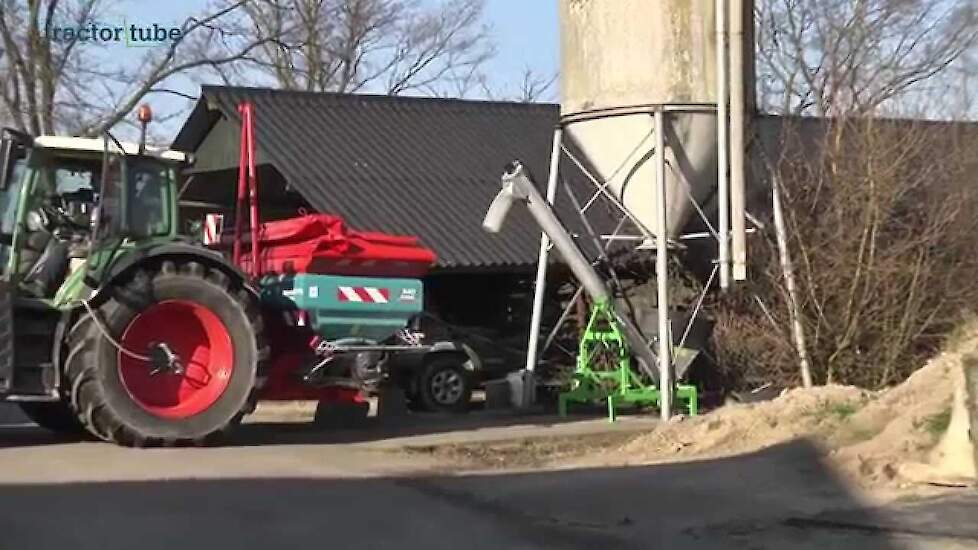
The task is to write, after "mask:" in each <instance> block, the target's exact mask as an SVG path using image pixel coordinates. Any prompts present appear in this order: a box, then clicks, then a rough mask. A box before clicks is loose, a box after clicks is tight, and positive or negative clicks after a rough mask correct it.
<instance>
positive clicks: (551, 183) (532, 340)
mask: <svg viewBox="0 0 978 550" xmlns="http://www.w3.org/2000/svg"><path fill="white" fill-rule="evenodd" d="M562 137H563V130H562V129H561V128H559V127H558V128H557V129H555V130H554V138H553V147H552V149H551V152H550V174H549V175H548V178H547V203H548V204H550V205H553V203H554V200H555V199H556V198H557V181H558V179H559V177H560V140H561V138H562ZM549 249H550V238H549V237H547V234H546V233H543V232H541V233H540V253H539V255H538V259H537V276H536V282H535V283H534V286H533V312H532V314H531V317H530V336H529V341H528V342H527V345H526V367H525V370H526V372H528V373H533V371H534V370H535V369H536V363H537V350H538V349H539V345H540V323H541V318H542V316H543V297H544V294H545V293H546V290H547V261H548V257H549ZM524 387H525V386H524ZM529 401H530V402H532V397H531V398H530V399H529ZM524 404H525V405H529V404H530V403H528V402H527V400H526V399H524Z"/></svg>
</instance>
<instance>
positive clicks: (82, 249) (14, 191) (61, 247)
mask: <svg viewBox="0 0 978 550" xmlns="http://www.w3.org/2000/svg"><path fill="white" fill-rule="evenodd" d="M2 139H3V141H2V147H0V154H2V158H0V165H2V169H3V170H2V172H0V174H2V176H3V179H2V181H0V214H2V223H0V277H2V279H3V280H5V281H7V282H8V283H9V284H10V285H11V287H12V288H15V289H16V291H17V294H18V295H20V296H22V297H25V298H35V299H42V300H49V301H51V303H52V304H53V305H56V306H57V305H65V304H66V303H67V301H68V300H70V299H73V298H74V297H75V296H74V295H73V292H74V290H77V288H76V287H77V285H75V286H73V287H72V289H74V290H72V289H67V288H64V286H65V284H66V283H68V282H69V281H73V280H74V279H79V280H80V278H82V277H88V279H89V281H90V282H91V281H97V280H99V279H100V278H101V275H102V273H101V272H102V271H104V269H105V268H106V266H107V265H108V264H110V263H111V262H112V258H111V257H110V256H113V255H117V254H118V252H119V251H120V250H123V249H126V248H129V247H131V246H132V245H134V244H138V243H145V242H146V241H147V240H168V239H172V238H173V237H174V236H175V228H176V225H177V224H176V207H175V201H176V197H175V187H176V178H177V175H178V168H179V167H180V165H181V163H182V162H183V160H184V157H183V155H182V154H180V153H175V152H171V151H165V150H158V149H147V148H145V147H141V146H137V145H136V144H132V143H120V142H117V141H115V140H114V139H110V138H109V137H106V139H93V138H74V137H61V136H40V137H37V138H32V137H30V136H27V135H24V134H21V133H19V132H14V131H11V130H5V131H4V135H3V138H2Z"/></svg>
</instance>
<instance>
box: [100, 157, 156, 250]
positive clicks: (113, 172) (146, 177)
mask: <svg viewBox="0 0 978 550" xmlns="http://www.w3.org/2000/svg"><path fill="white" fill-rule="evenodd" d="M121 162H122V161H121V159H120V158H119V157H112V158H111V159H110V160H109V162H108V164H107V166H106V173H105V178H103V180H102V189H101V193H100V194H101V198H100V207H99V230H98V232H99V235H98V238H99V239H105V238H109V237H114V236H120V235H124V236H126V237H129V238H131V239H142V238H147V237H155V236H164V235H168V234H169V232H170V211H171V205H170V185H169V183H170V180H169V178H170V171H169V169H168V168H167V167H166V166H165V165H163V164H161V163H159V162H156V161H154V160H147V159H127V162H126V166H125V170H123V169H122V168H123V167H122V165H121ZM123 173H125V174H126V178H127V179H128V183H127V185H125V186H123V185H122V177H123ZM123 195H124V196H123Z"/></svg>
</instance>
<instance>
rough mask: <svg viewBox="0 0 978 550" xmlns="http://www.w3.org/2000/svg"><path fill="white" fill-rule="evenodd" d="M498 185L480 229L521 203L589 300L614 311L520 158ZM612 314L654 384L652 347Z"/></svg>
mask: <svg viewBox="0 0 978 550" xmlns="http://www.w3.org/2000/svg"><path fill="white" fill-rule="evenodd" d="M502 187H503V188H502V190H501V191H500V192H499V194H498V195H496V198H495V199H493V201H492V204H491V205H490V206H489V210H488V212H486V217H485V220H484V221H483V222H482V227H483V229H485V230H486V231H488V232H490V233H498V232H499V230H500V229H501V228H502V224H503V221H504V220H505V219H506V215H507V214H508V213H509V210H510V208H512V206H513V203H514V202H517V201H519V202H522V203H523V204H524V205H526V208H527V210H529V212H530V214H531V215H532V216H533V218H534V219H535V220H536V222H537V224H538V225H539V226H540V229H542V230H543V232H544V233H546V234H547V236H548V237H549V238H550V242H552V243H553V245H554V248H556V249H557V250H558V251H559V252H560V255H561V256H563V258H564V261H565V262H567V267H568V268H570V270H571V272H572V273H573V274H574V276H575V277H577V280H578V281H580V283H581V286H583V287H584V291H585V292H587V294H588V296H590V297H591V300H593V301H594V302H603V303H606V304H609V305H610V306H612V309H613V310H614V309H615V308H614V307H613V306H614V304H613V303H612V298H613V297H612V296H611V293H610V292H609V291H608V287H607V286H606V285H605V283H604V280H603V279H602V278H601V276H600V275H599V274H598V272H597V271H595V270H594V268H593V267H591V262H589V261H588V259H587V258H586V257H585V256H584V253H583V252H581V249H580V247H578V246H577V243H576V242H574V238H573V237H571V234H570V232H568V231H567V228H565V227H564V224H563V223H561V221H560V219H559V218H557V214H556V213H554V210H553V208H551V206H550V204H549V203H548V202H547V200H546V199H545V198H544V197H543V195H541V194H540V191H538V190H537V187H536V185H534V183H533V178H532V176H531V175H530V173H529V171H527V169H526V168H524V167H523V165H522V164H521V163H520V161H518V160H516V161H513V162H511V163H510V164H509V165H508V166H507V167H506V172H505V173H504V174H503V176H502ZM615 317H616V318H617V320H618V323H619V325H620V326H621V328H622V331H623V332H624V333H625V337H626V338H627V339H628V344H629V346H630V347H631V350H632V353H633V354H634V355H635V357H636V358H637V359H638V361H637V362H638V364H639V367H640V368H641V369H642V371H643V372H644V373H645V374H647V375H648V376H649V377H650V378H651V379H652V380H653V381H654V382H656V383H658V381H659V373H658V372H657V371H656V370H655V369H654V368H653V367H654V366H655V365H656V364H657V362H658V360H657V359H656V356H655V354H654V353H652V350H651V349H649V345H648V342H646V340H645V337H644V336H642V333H641V332H640V331H639V330H638V328H637V327H636V326H635V325H634V324H633V323H632V322H631V321H630V320H629V319H627V318H626V317H623V316H622V315H621V314H620V313H619V312H618V311H617V310H616V311H615ZM667 337H668V336H667Z"/></svg>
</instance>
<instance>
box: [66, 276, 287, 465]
mask: <svg viewBox="0 0 978 550" xmlns="http://www.w3.org/2000/svg"><path fill="white" fill-rule="evenodd" d="M96 313H97V314H98V317H99V319H98V320H95V319H93V317H92V316H91V314H90V313H85V314H84V315H82V316H81V318H80V319H79V320H78V321H77V322H76V323H75V324H74V326H73V327H72V329H71V331H70V333H69V335H68V342H69V352H68V357H67V360H66V361H65V364H66V371H67V372H66V378H67V382H68V387H69V388H70V391H69V395H70V398H71V400H70V405H71V407H72V409H73V410H74V412H75V414H76V415H77V417H78V419H79V420H80V421H81V423H82V424H83V425H84V426H85V427H86V428H87V429H88V431H90V432H91V433H92V434H94V435H95V436H96V437H99V438H100V439H103V440H106V441H112V442H115V443H119V444H122V445H129V446H137V447H144V446H171V445H204V444H207V443H210V442H212V441H214V440H215V439H216V438H217V437H218V436H220V435H221V434H222V433H223V432H225V431H226V430H227V429H228V428H229V427H231V426H234V425H236V424H238V423H239V422H240V420H241V418H242V417H243V416H244V415H245V414H247V413H248V412H250V410H252V409H253V407H254V403H255V392H256V390H257V388H258V385H259V384H258V382H260V381H262V380H263V376H264V366H265V363H266V359H267V355H268V348H267V347H266V346H265V344H264V338H263V334H262V321H261V316H260V314H259V311H258V307H257V304H256V301H255V299H254V297H253V296H252V295H251V293H249V292H248V291H247V290H246V289H245V288H244V287H243V286H242V283H241V281H235V280H232V279H231V278H229V277H228V276H227V275H225V274H224V273H222V272H221V271H218V270H209V269H207V268H206V267H205V266H204V265H203V264H201V263H199V262H196V261H193V260H188V261H185V262H182V263H178V262H175V261H165V262H163V263H162V264H161V265H159V266H158V267H157V268H156V269H146V270H142V271H139V272H137V273H136V274H135V275H134V276H133V277H131V278H130V280H129V281H128V282H126V283H125V284H122V285H120V286H117V287H115V288H113V289H112V290H111V296H110V298H109V299H108V300H106V301H105V302H104V303H102V304H101V305H100V306H99V307H98V309H97V310H96ZM105 332H108V333H109V334H110V335H111V339H110V338H107V337H106V334H105ZM113 340H114V341H113ZM161 355H162V357H163V358H162V359H161ZM150 358H152V360H150V361H147V359H150ZM167 358H170V359H175V361H173V360H167Z"/></svg>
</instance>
